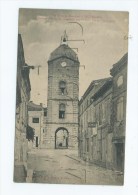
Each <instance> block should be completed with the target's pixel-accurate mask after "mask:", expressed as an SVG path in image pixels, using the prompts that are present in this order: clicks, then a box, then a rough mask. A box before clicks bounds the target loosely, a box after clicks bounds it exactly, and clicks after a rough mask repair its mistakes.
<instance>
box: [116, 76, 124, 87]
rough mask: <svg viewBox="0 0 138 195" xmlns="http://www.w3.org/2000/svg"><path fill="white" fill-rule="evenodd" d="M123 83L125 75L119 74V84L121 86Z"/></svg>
mask: <svg viewBox="0 0 138 195" xmlns="http://www.w3.org/2000/svg"><path fill="white" fill-rule="evenodd" d="M122 84H123V75H121V76H119V77H118V79H117V86H118V87H119V86H121V85H122Z"/></svg>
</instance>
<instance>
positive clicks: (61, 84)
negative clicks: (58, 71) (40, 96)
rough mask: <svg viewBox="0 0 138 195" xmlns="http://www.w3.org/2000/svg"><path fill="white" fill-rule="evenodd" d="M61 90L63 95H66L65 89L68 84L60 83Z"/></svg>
mask: <svg viewBox="0 0 138 195" xmlns="http://www.w3.org/2000/svg"><path fill="white" fill-rule="evenodd" d="M59 88H60V92H61V94H62V95H64V94H65V89H66V83H65V82H64V81H60V82H59Z"/></svg>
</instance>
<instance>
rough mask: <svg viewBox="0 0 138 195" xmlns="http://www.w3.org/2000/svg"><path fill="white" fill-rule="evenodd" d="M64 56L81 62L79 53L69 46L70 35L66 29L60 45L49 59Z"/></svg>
mask: <svg viewBox="0 0 138 195" xmlns="http://www.w3.org/2000/svg"><path fill="white" fill-rule="evenodd" d="M63 57H65V58H68V59H71V60H73V61H77V62H79V60H78V56H77V54H76V53H75V52H74V51H73V49H71V48H70V47H69V46H68V36H67V33H66V31H64V35H63V36H62V37H61V44H60V46H59V47H58V48H56V49H55V50H54V51H53V52H52V53H51V55H50V58H49V60H48V61H53V60H56V59H58V58H63Z"/></svg>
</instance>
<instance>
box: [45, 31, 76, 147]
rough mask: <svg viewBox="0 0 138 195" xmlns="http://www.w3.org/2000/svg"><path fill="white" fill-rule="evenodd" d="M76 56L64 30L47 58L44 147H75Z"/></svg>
mask: <svg viewBox="0 0 138 195" xmlns="http://www.w3.org/2000/svg"><path fill="white" fill-rule="evenodd" d="M78 95H79V60H78V57H77V55H76V53H75V52H74V51H73V49H71V48H70V47H69V46H68V41H67V35H66V33H65V34H64V36H63V37H62V41H61V44H60V46H59V47H58V48H56V49H55V50H54V51H53V52H52V53H51V55H50V58H49V60H48V100H47V124H46V132H45V133H46V135H45V138H46V140H45V146H46V148H72V149H77V148H78V137H77V136H78Z"/></svg>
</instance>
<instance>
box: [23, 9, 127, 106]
mask: <svg viewBox="0 0 138 195" xmlns="http://www.w3.org/2000/svg"><path fill="white" fill-rule="evenodd" d="M128 24H129V14H128V12H115V11H113V12H112V11H88V10H87V11H84V10H81V11H80V10H46V9H20V10H19V33H20V34H21V36H22V40H23V47H24V55H25V61H26V63H27V64H28V65H33V66H38V65H40V66H41V67H40V69H39V74H38V69H37V68H35V69H34V70H30V82H31V101H33V102H34V103H36V104H40V103H43V104H44V105H45V106H46V105H47V79H48V78H47V76H48V75H47V73H48V64H47V61H48V59H49V57H50V53H51V52H52V51H53V50H55V49H56V48H57V47H58V46H59V45H60V40H61V36H63V33H64V31H65V30H66V32H67V35H68V39H69V40H84V41H68V45H69V46H70V47H71V48H78V50H77V49H74V51H75V52H76V53H77V55H78V58H79V61H80V65H84V66H85V68H84V66H80V70H79V98H81V97H82V95H83V94H84V92H85V91H86V89H87V88H88V86H89V84H90V83H91V82H92V81H93V80H97V79H101V78H106V77H109V76H110V69H111V68H112V66H113V64H115V63H116V62H117V61H118V60H119V59H120V58H121V57H122V56H123V55H124V54H125V53H126V52H127V51H128V39H127V36H128Z"/></svg>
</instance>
